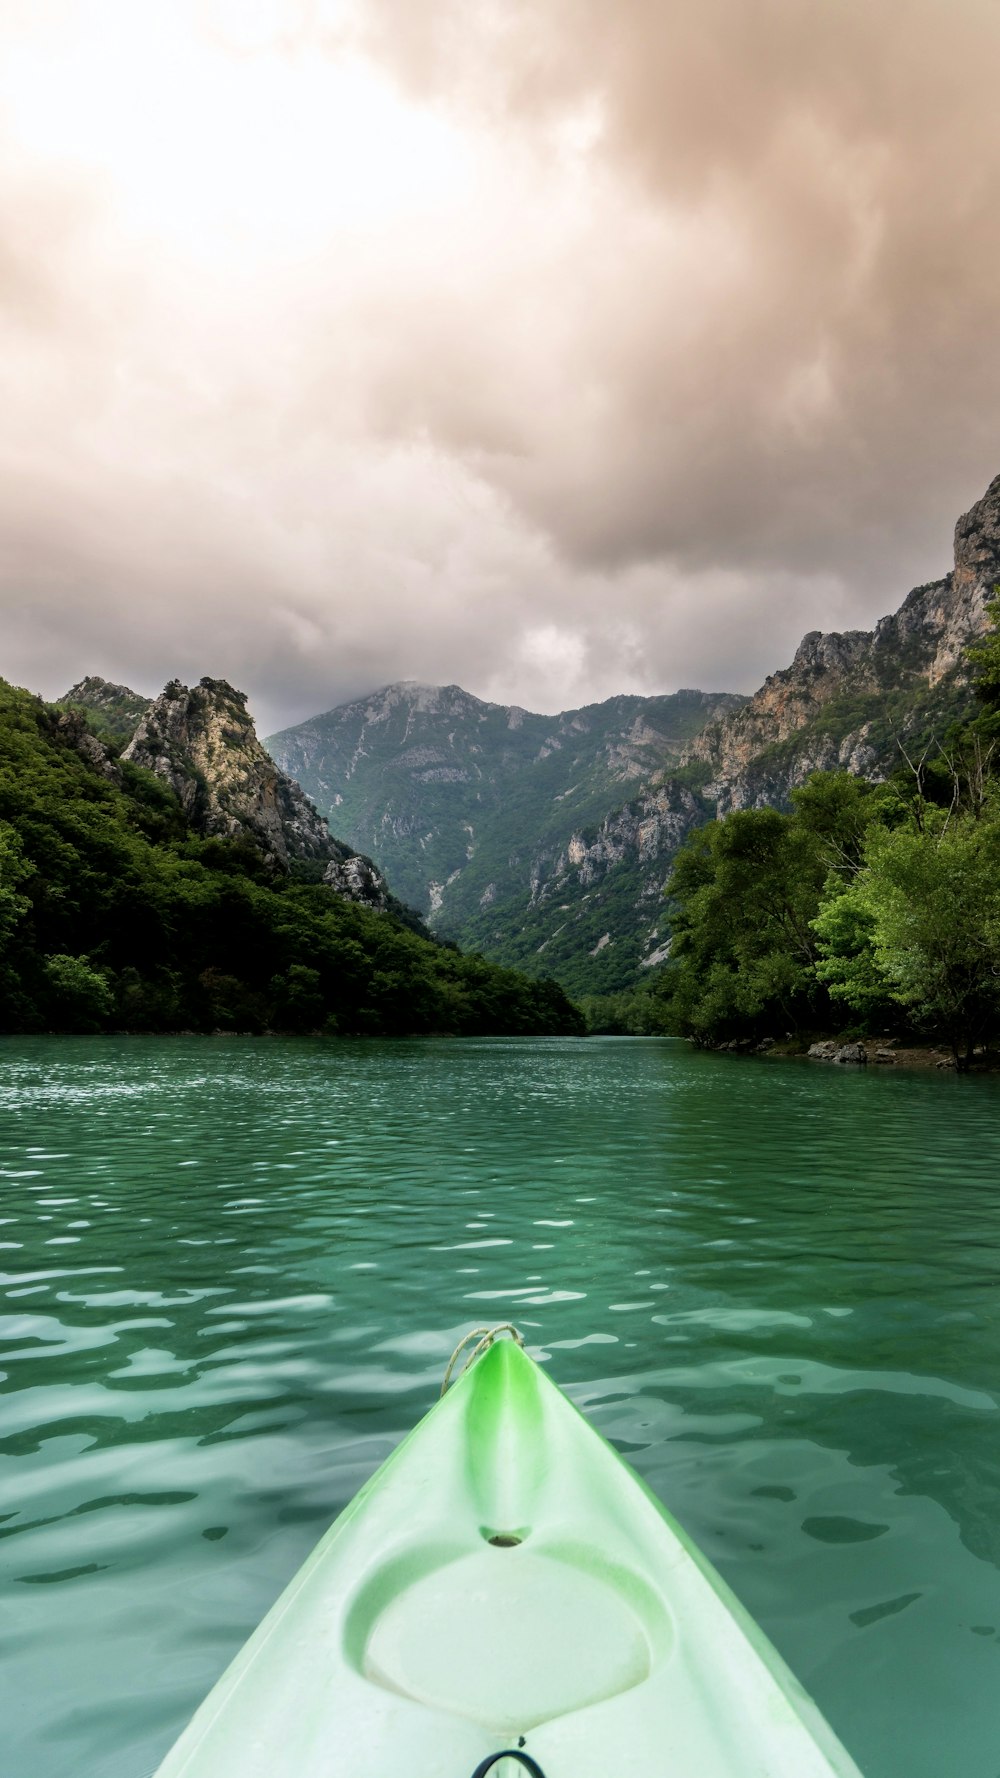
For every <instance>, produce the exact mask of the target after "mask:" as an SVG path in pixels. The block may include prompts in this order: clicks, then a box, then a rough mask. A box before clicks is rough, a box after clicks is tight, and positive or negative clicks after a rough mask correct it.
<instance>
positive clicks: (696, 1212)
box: [0, 1037, 1000, 1778]
mask: <svg viewBox="0 0 1000 1778" xmlns="http://www.w3.org/2000/svg"><path fill="white" fill-rule="evenodd" d="M998 1138H1000V1081H998V1080H996V1079H986V1080H960V1079H956V1078H955V1077H954V1076H942V1075H938V1074H931V1075H924V1074H917V1073H906V1072H904V1071H903V1070H900V1069H895V1070H894V1069H889V1068H886V1069H878V1070H875V1069H871V1070H869V1071H868V1072H867V1073H866V1072H864V1071H853V1070H846V1069H835V1068H832V1067H829V1066H826V1067H824V1066H820V1065H816V1064H808V1063H795V1062H779V1061H761V1062H757V1061H747V1060H745V1059H741V1058H735V1057H728V1056H717V1055H700V1054H697V1053H694V1052H692V1051H691V1050H689V1049H688V1048H687V1047H686V1046H685V1045H683V1044H680V1043H676V1042H671V1041H669V1040H659V1039H599V1040H589V1041H586V1042H581V1041H574V1040H570V1039H567V1040H558V1039H556V1040H547V1041H538V1040H502V1041H500V1040H497V1041H491V1040H478V1041H449V1040H446V1039H442V1040H433V1039H429V1040H426V1041H423V1040H415V1041H410V1042H400V1043H377V1042H357V1043H351V1042H336V1041H328V1042H323V1041H320V1040H317V1041H310V1040H294V1039H288V1040H284V1039H258V1040H251V1039H235V1038H214V1039H213V1038H194V1037H190V1038H184V1037H177V1038H169V1039H144V1038H131V1039H113V1038H110V1039H101V1038H91V1039H59V1038H38V1039H31V1040H20V1039H17V1040H14V1039H7V1040H4V1042H3V1044H2V1046H0V1264H2V1266H3V1288H2V1301H0V1310H2V1315H3V1319H2V1322H0V1333H2V1335H3V1344H2V1348H0V1365H2V1367H3V1371H4V1372H5V1373H6V1375H5V1380H4V1381H3V1383H2V1384H0V1391H2V1393H0V1687H2V1696H0V1767H2V1769H3V1771H4V1772H5V1773H7V1774H9V1775H10V1778H66V1775H67V1774H69V1773H72V1774H73V1778H145V1774H147V1773H149V1772H150V1771H151V1770H152V1769H153V1768H154V1767H155V1765H156V1764H157V1762H158V1760H159V1758H160V1757H161V1756H162V1755H163V1753H164V1752H165V1751H166V1749H167V1747H168V1746H169V1745H170V1743H171V1742H172V1740H173V1739H174V1737H175V1736H176V1734H177V1733H178V1731H179V1729H180V1728H181V1726H182V1725H183V1723H184V1722H185V1721H186V1719H187V1717H188V1715H189V1714H190V1712H191V1710H192V1709H193V1707H194V1705H195V1704H196V1703H197V1702H198V1701H199V1699H200V1698H201V1697H202V1696H203V1695H204V1693H205V1691H206V1690H207V1689H208V1687H209V1686H210V1685H211V1684H212V1682H213V1680H214V1679H215V1678H216V1677H217V1675H218V1673H219V1672H220V1670H221V1669H222V1667H223V1666H224V1665H225V1663H226V1662H227V1661H228V1659H229V1658H230V1656H231V1655H232V1654H233V1653H234V1652H235V1651H236V1649H237V1648H238V1647H239V1646H240V1644H241V1643H242V1642H243V1641H244V1640H245V1638H246V1636H247V1635H248V1634H249V1632H250V1630H251V1629H252V1628H253V1626H254V1625H255V1624H256V1623H257V1622H258V1620H259V1619H260V1617H261V1615H262V1614H263V1612H264V1611H265V1609H266V1608H267V1606H268V1605H269V1604H270V1603H271V1601H272V1600H273V1599H274V1598H275V1596H276V1595H277V1593H278V1592H279V1591H280V1589H281V1587H282V1586H283V1585H284V1583H285V1581H286V1580H288V1578H289V1577H290V1576H291V1575H292V1573H293V1572H294V1571H295V1569H296V1568H297V1567H298V1565H299V1563H300V1562H301V1561H302V1559H303V1558H304V1556H305V1555H306V1553H307V1552H308V1550H309V1549H310V1548H311V1547H312V1545H313V1543H314V1542H315V1541H316V1540H317V1538H318V1537H319V1535H320V1533H321V1532H322V1531H323V1529H324V1528H325V1527H326V1525H327V1524H328V1522H329V1521H330V1519H331V1518H332V1517H333V1516H334V1514H335V1513H337V1512H338V1511H339V1510H340V1508H341V1507H342V1506H343V1505H344V1504H345V1502H346V1501H347V1500H348V1499H349V1498H350V1497H351V1495H352V1494H353V1493H354V1492H355V1490H356V1489H357V1488H358V1487H359V1485H360V1484H361V1483H362V1482H363V1481H364V1480H365V1478H366V1477H367V1476H368V1475H369V1474H370V1473H371V1472H372V1470H373V1469H374V1468H375V1466H376V1465H377V1464H378V1463H379V1462H380V1461H381V1460H382V1459H383V1458H384V1457H385V1456H386V1455H387V1453H388V1452H389V1451H390V1450H391V1449H392V1447H393V1445H394V1444H395V1443H396V1442H397V1441H398V1440H399V1439H400V1438H401V1437H402V1436H403V1434H404V1433H405V1432H406V1431H407V1430H408V1428H409V1427H410V1426H412V1425H413V1423H414V1422H415V1420H416V1419H417V1418H418V1416H419V1415H421V1414H422V1413H424V1411H425V1410H426V1409H427V1408H428V1407H429V1406H430V1405H431V1403H432V1401H433V1399H434V1397H435V1395H436V1392H437V1389H438V1386H439V1384H440V1380H441V1376H442V1372H443V1370H444V1366H445V1363H446V1361H447V1358H448V1355H449V1354H450V1352H451V1350H452V1348H453V1346H454V1345H455V1343H456V1341H457V1340H458V1338H459V1337H460V1335H461V1334H462V1333H463V1332H464V1331H465V1330H466V1329H467V1328H468V1327H469V1326H471V1325H473V1324H475V1323H479V1322H489V1321H504V1320H508V1319H510V1320H514V1321H516V1322H517V1324H518V1325H519V1326H520V1328H521V1329H522V1330H523V1332H524V1334H525V1336H526V1338H527V1341H528V1343H529V1346H530V1348H531V1349H532V1350H533V1351H534V1352H535V1354H536V1356H539V1357H542V1358H544V1360H545V1361H546V1363H547V1364H548V1366H549V1368H550V1372H551V1374H552V1375H553V1376H554V1377H555V1378H556V1380H557V1381H558V1382H559V1383H561V1384H562V1385H563V1387H564V1388H566V1389H567V1390H568V1392H569V1394H570V1395H571V1396H572V1397H573V1399H574V1400H575V1401H576V1402H577V1403H578V1405H579V1406H580V1407H581V1408H582V1409H583V1411H584V1412H585V1413H586V1414H587V1415H588V1416H589V1417H590V1418H591V1419H592V1420H593V1422H594V1424H595V1425H596V1426H597V1427H598V1428H599V1429H600V1430H601V1432H603V1433H604V1434H605V1436H606V1437H608V1438H610V1439H611V1440H613V1442H614V1443H615V1444H616V1445H617V1447H618V1449H619V1450H621V1451H622V1452H623V1453H624V1454H625V1455H626V1456H627V1457H628V1460H629V1462H630V1463H632V1464H633V1465H634V1466H635V1468H636V1469H638V1470H639V1471H640V1472H641V1474H642V1475H643V1476H644V1477H645V1478H646V1480H647V1481H648V1482H649V1484H650V1485H651V1486H652V1488H653V1489H654V1490H655V1491H656V1493H657V1494H658V1495H659V1496H660V1497H661V1498H662V1499H663V1500H664V1501H665V1502H666V1503H667V1504H668V1506H669V1507H670V1508H671V1510H672V1511H673V1512H674V1513H675V1514H676V1515H677V1517H678V1518H679V1519H680V1520H681V1521H682V1523H683V1524H684V1525H685V1526H686V1527H687V1529H688V1530H689V1531H690V1532H691V1533H692V1535H693V1536H694V1537H695V1538H696V1539H697V1541H698V1543H699V1544H700V1545H701V1547H702V1548H703V1549H704V1550H705V1551H706V1553H707V1554H708V1556H709V1557H710V1558H711V1559H712V1561H713V1562H715V1563H716V1565H717V1566H718V1568H719V1569H720V1570H721V1572H722V1574H723V1575H724V1576H725V1578H726V1579H727V1580H728V1581H729V1583H730V1585H731V1586H732V1587H733V1588H734V1590H735V1591H736V1592H737V1594H738V1595H739V1596H740V1598H741V1599H743V1601H744V1602H745V1603H746V1605H747V1606H748V1607H749V1609H750V1611H751V1612H752V1613H753V1614H754V1616H755V1617H756V1618H757V1619H758V1620H759V1622H760V1623H761V1624H762V1625H763V1627H764V1628H765V1630H766V1631H767V1632H768V1634H769V1635H770V1636H771V1637H772V1639H773V1640H774V1642H775V1643H776V1644H777V1646H778V1648H779V1649H780V1650H781V1652H782V1653H783V1654H784V1656H785V1658H786V1659H787V1660H788V1661H789V1663H790V1664H791V1666H792V1667H793V1668H794V1670H795V1671H796V1672H797V1673H798V1674H799V1676H800V1677H801V1679H802V1680H803V1681H804V1682H805V1684H806V1686H807V1687H808V1688H809V1690H810V1691H811V1692H812V1693H813V1695H814V1696H815V1698H816V1700H817V1702H818V1703H819V1704H820V1705H821V1707H822V1708H823V1710H824V1711H825V1712H826V1714H827V1715H828V1717H829V1718H830V1720H831V1722H832V1723H833V1725H834V1726H835V1728H836V1729H837V1730H838V1732H839V1733H840V1735H841V1736H842V1738H843V1739H844V1741H845V1742H846V1743H847V1745H848V1747H849V1748H850V1750H851V1752H852V1753H853V1754H854V1756H855V1758H856V1759H857V1760H858V1762H859V1764H860V1765H861V1767H862V1769H863V1771H864V1772H865V1774H866V1778H904V1775H905V1778H943V1775H944V1774H949V1773H952V1772H958V1771H961V1773H962V1778H997V1774H998V1773H1000V1575H998V1572H997V1570H998V1566H1000V1438H998V1434H1000V1417H998V1406H1000V1312H998V1309H1000V1305H998V1294H997V1286H998V1283H1000V1140H998Z"/></svg>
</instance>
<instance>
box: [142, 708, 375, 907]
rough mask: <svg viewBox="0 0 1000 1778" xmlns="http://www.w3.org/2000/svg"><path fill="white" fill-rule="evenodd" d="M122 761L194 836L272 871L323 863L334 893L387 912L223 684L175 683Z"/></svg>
mask: <svg viewBox="0 0 1000 1778" xmlns="http://www.w3.org/2000/svg"><path fill="white" fill-rule="evenodd" d="M122 757H123V758H124V759H128V760H132V761H133V762H134V763H135V764H136V765H140V766H145V767H146V769H147V770H148V771H151V772H155V773H156V775H157V777H158V778H162V779H163V781H164V782H165V783H167V784H169V785H170V786H171V788H172V789H173V790H174V791H175V792H176V794H177V796H178V798H179V799H180V802H181V805H182V807H183V808H184V811H185V813H186V815H187V817H188V820H189V821H190V822H191V825H192V826H193V827H194V828H195V829H196V830H197V831H198V832H200V833H203V834H212V835H218V836H219V837H220V838H225V839H247V840H250V841H251V843H252V844H254V845H256V846H258V847H260V849H261V850H262V851H263V852H264V854H265V856H266V857H267V858H269V859H271V860H272V862H273V863H274V864H275V866H276V867H277V868H284V869H288V868H289V867H290V866H291V865H292V864H293V863H294V862H296V861H300V860H306V861H312V862H316V863H320V864H325V865H326V866H327V869H326V872H325V873H324V881H325V882H328V883H329V885H330V887H331V888H332V889H334V890H335V891H336V892H337V894H339V895H343V896H346V897H347V898H348V899H349V900H352V901H363V902H366V903H367V904H368V905H369V906H372V907H386V906H388V903H389V893H388V889H387V888H386V885H385V882H384V881H383V879H382V878H381V877H380V876H379V873H378V872H377V871H376V870H375V868H374V866H373V865H371V864H369V863H368V861H367V860H366V859H362V858H359V857H357V855H356V854H354V853H353V852H352V850H351V848H350V847H349V846H345V845H344V844H343V843H342V842H341V841H340V840H337V839H335V838H334V837H333V835H332V834H331V832H330V830H329V828H328V826H327V824H326V822H325V821H324V819H323V817H322V816H321V815H318V814H317V813H316V810H315V809H314V808H313V805H312V803H311V802H310V801H309V798H308V797H307V796H306V794H305V792H304V791H303V790H302V788H301V786H300V785H298V784H296V782H295V780H294V779H293V778H289V777H288V776H287V774H286V773H284V772H282V771H281V770H279V768H278V767H277V766H276V765H275V763H274V761H273V759H272V758H271V757H270V755H269V754H268V753H266V752H265V750H264V748H263V747H262V746H261V744H260V742H259V740H258V739H257V734H256V730H255V729H254V725H253V719H252V717H251V716H250V714H249V712H248V710H247V707H246V696H245V694H244V693H243V692H241V691H236V690H235V689H234V687H233V686H231V685H229V684H228V683H227V681H226V680H225V679H202V680H201V681H200V683H199V684H198V685H196V686H194V687H192V688H189V687H188V686H186V685H182V684H181V682H180V680H179V679H172V680H171V681H170V683H169V684H168V685H166V686H165V687H164V689H163V691H162V692H161V693H160V696H159V697H158V698H156V699H155V700H154V701H153V703H152V704H151V705H150V707H149V709H148V710H147V712H146V714H145V716H144V717H143V718H142V721H141V722H140V723H139V726H138V728H137V729H136V731H135V734H134V735H133V737H132V739H131V741H130V742H129V744H128V746H127V747H126V748H125V751H124V753H123V755H122Z"/></svg>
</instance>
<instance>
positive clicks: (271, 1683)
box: [157, 1340, 860, 1778]
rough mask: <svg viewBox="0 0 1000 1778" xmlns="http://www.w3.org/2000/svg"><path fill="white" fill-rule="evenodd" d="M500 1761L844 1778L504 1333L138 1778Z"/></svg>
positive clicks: (843, 1760)
mask: <svg viewBox="0 0 1000 1778" xmlns="http://www.w3.org/2000/svg"><path fill="white" fill-rule="evenodd" d="M505 1748H508V1749H514V1750H518V1749H523V1755H524V1757H525V1758H527V1759H530V1760H532V1761H534V1762H535V1764H536V1766H537V1767H538V1768H540V1770H541V1771H542V1773H543V1774H544V1778H610V1775H611V1774H615V1775H616V1778H667V1775H668V1774H669V1778H860V1774H859V1773H858V1769H857V1767H856V1766H855V1764H854V1762H853V1761H852V1760H851V1758H850V1756H849V1755H848V1754H847V1752H846V1751H845V1750H844V1748H843V1747H842V1746H841V1745H840V1743H839V1741H837V1739H836V1737H835V1736H834V1735H833V1732H832V1730H831V1729H830V1728H829V1727H828V1726H827V1724H826V1723H825V1721H824V1720H823V1718H822V1717H821V1716H820V1714H819V1712H818V1710H817V1709H816V1707H815V1705H814V1704H813V1703H812V1702H811V1700H810V1699H809V1698H808V1696H807V1694H806V1693H805V1692H804V1691H803V1689H802V1687H801V1686H800V1685H799V1683H798V1681H797V1680H796V1679H795V1678H794V1677H793V1675H792V1674H791V1673H790V1671H789V1670H788V1668H787V1667H786V1666H785V1664H784V1663H783V1662H782V1660H781V1659H780V1657H779V1656H778V1655H777V1653H776V1652H775V1650H774V1649H773V1648H772V1647H771V1645H770V1644H769V1643H768V1641H767V1639H766V1638H765V1637H764V1636H763V1634H762V1632H761V1631H760V1630H759V1629H758V1627H757V1626H756V1625H755V1624H754V1623H753V1621H752V1619H750V1618H749V1616H748V1615H747V1613H746V1612H745V1611H744V1610H743V1608H742V1607H741V1606H740V1605H739V1604H738V1602H737V1601H736V1600H735V1598H734V1597H733V1596H732V1594H731V1593H730V1592H729V1591H728V1589H727V1588H726V1586H725V1585H724V1583H723V1582H722V1580H721V1579H720V1578H719V1576H718V1575H717V1574H715V1572H714V1570H713V1569H712V1568H711V1567H710V1565H709V1564H708V1563H707V1562H706V1560H705V1558H704V1557H703V1556H701V1554H700V1552H698V1551H697V1550H696V1548H695V1547H694V1546H693V1545H692V1544H691V1542H690V1540H689V1539H688V1538H687V1537H686V1535H685V1534H684V1532H683V1531H682V1530H681V1529H680V1527H679V1526H678V1525H677V1524H676V1523H675V1522H674V1521H673V1520H672V1519H671V1518H670V1517H669V1515H668V1514H666V1513H665V1511H664V1509H663V1508H662V1507H661V1506H660V1504H659V1503H658V1502H657V1501H656V1500H655V1499H654V1497H653V1496H652V1495H651V1494H650V1493H649V1491H648V1490H647V1489H646V1488H645V1487H644V1485H643V1484H642V1483H641V1482H640V1481H639V1479H638V1477H636V1476H635V1475H634V1473H633V1472H632V1471H631V1470H630V1469H629V1467H628V1465H627V1464H625V1463H624V1462H623V1460H622V1459H621V1458H620V1457H619V1456H618V1454H617V1453H616V1452H615V1451H613V1450H612V1449H611V1447H610V1446H609V1445H607V1444H606V1443H605V1442H604V1440H603V1439H601V1438H600V1437H599V1435H598V1434H597V1433H596V1432H595V1431H594V1429H593V1428H592V1427H591V1426H589V1425H588V1423H587V1422H586V1421H585V1420H584V1419H583V1417H582V1416H581V1415H580V1414H578V1413H577V1411H576V1409H575V1408H574V1407H573V1406H572V1404H571V1403H570V1402H569V1401H568V1400H567V1398H566V1397H565V1396H564V1395H563V1394H562V1392H561V1391H560V1390H559V1389H558V1388H557V1386H556V1385H555V1384H554V1383H553V1382H552V1381H551V1380H550V1379H549V1378H548V1377H547V1376H546V1374H545V1372H544V1371H543V1370H542V1369H541V1367H540V1366H538V1365H537V1364H535V1363H534V1361H533V1360H532V1359H530V1358H529V1357H528V1356H527V1355H526V1354H525V1353H524V1352H523V1351H522V1350H520V1348H519V1347H518V1346H516V1345H515V1344H513V1343H512V1342H511V1341H506V1340H504V1341H497V1342H496V1343H495V1344H494V1345H493V1346H491V1347H490V1349H489V1350H488V1351H486V1352H485V1353H484V1354H483V1356H482V1357H480V1358H479V1359H478V1360H477V1362H476V1363H475V1364H474V1365H473V1366H472V1367H471V1368H470V1369H469V1370H468V1371H467V1372H466V1373H465V1374H464V1375H463V1376H462V1377H461V1378H460V1380H459V1381H458V1383H457V1384H455V1385H454V1386H453V1388H452V1389H451V1390H450V1391H449V1392H448V1394H447V1395H446V1396H445V1397H444V1399H443V1400H442V1401H441V1402H440V1403H438V1405H437V1406H436V1407H435V1408H434V1409H432V1410H431V1412H430V1413H429V1414H428V1415H426V1416H425V1418H424V1419H423V1420H422V1421H421V1422H420V1424H419V1425H418V1426H417V1427H416V1428H415V1429H414V1431H413V1432H412V1433H411V1434H410V1435H409V1437H408V1438H407V1439H405V1440H404V1441H403V1443H402V1444H401V1445H400V1446H399V1448H398V1449H397V1450H396V1451H395V1452H394V1453H393V1455H392V1456H391V1457H390V1458H389V1459H388V1461H387V1462H386V1463H385V1464H383V1466H382V1468H381V1469H380V1470H379V1471H378V1472H377V1474H376V1475H375V1476H373V1477H372V1479H371V1481H370V1482H368V1483H367V1485H366V1486H365V1487H364V1488H363V1489H362V1490H361V1491H360V1493H359V1494H358V1495H357V1496H356V1497H355V1499H354V1500H353V1501H352V1502H351V1504H350V1506H348V1507H347V1509H346V1510H345V1512H343V1513H342V1514H341V1516H340V1518H339V1519H337V1520H336V1522H335V1523H334V1525H333V1526H332V1527H331V1528H330V1530H329V1531H328V1532H327V1534H326V1536H325V1537H324V1538H323V1539H322V1540H321V1542H320V1543H319V1544H318V1545H317V1547H316V1549H315V1550H314V1551H313V1553H312V1554H311V1556H310V1557H309V1558H308V1559H307V1561H306V1562H305V1564H304V1565H303V1567H302V1568H301V1569H300V1571H299V1573H298V1574H297V1575H296V1577H295V1578H294V1580H293V1581H292V1582H291V1584H290V1585H289V1587H288V1588H287V1589H286V1591H285V1592H284V1594H283V1595H282V1596H281V1598H280V1599H279V1600H278V1601H277V1603H276V1605H275V1606H274V1607H273V1608H272V1610H271V1611H270V1612H269V1613H268V1615H267V1617H266V1618H265V1619H264V1621H263V1622H262V1624H261V1625H260V1627H259V1629H258V1630H257V1631H256V1632H255V1634H254V1635H253V1636H252V1637H251V1638H250V1640H249V1642H248V1643H247V1644H246V1645H245V1647H244V1648H243V1649H242V1650H241V1652H240V1653H239V1654H238V1655H237V1657H236V1659H235V1660H234V1661H233V1663H232V1665H231V1666H230V1668H229V1669H228V1671H227V1672H226V1673H224V1674H223V1676H222V1678H221V1679H220V1680H219V1682H218V1684H217V1685H216V1686H215V1688H214V1690H213V1691H212V1692H211V1693H210V1694H209V1697H208V1698H207V1699H206V1701H205V1703H204V1704H203V1705H202V1706H201V1708H200V1709H199V1710H198V1712H197V1713H196V1715H195V1716H194V1718H193V1719H192V1722H191V1724H190V1725H189V1727H188V1728H187V1729H186V1730H185V1732H184V1734H183V1735H182V1736H181V1738H180V1740H179V1741H178V1742H177V1744H176V1746H175V1747H174V1748H173V1750H172V1751H171V1752H170V1753H169V1754H168V1756H167V1758H166V1760H165V1761H164V1763H163V1765H162V1766H161V1767H160V1770H159V1773H158V1775H157V1778H389V1775H390V1774H392V1775H393V1778H398V1775H400V1774H403V1773H406V1774H414V1775H418V1774H419V1778H473V1774H474V1773H475V1772H476V1770H477V1768H479V1767H481V1766H482V1762H483V1761H485V1760H488V1759H489V1758H490V1757H491V1756H493V1755H495V1754H496V1753H498V1752H500V1751H501V1750H502V1749H505ZM525 1770H529V1771H530V1767H525V1766H524V1765H522V1764H521V1763H520V1760H519V1759H515V1758H513V1757H508V1758H505V1759H503V1760H502V1761H500V1762H499V1763H498V1764H496V1765H493V1766H492V1767H490V1773H491V1778H523V1774H524V1771H525Z"/></svg>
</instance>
